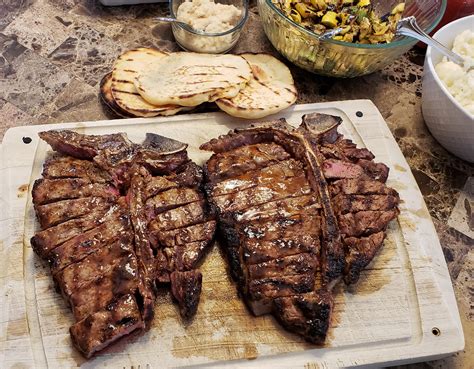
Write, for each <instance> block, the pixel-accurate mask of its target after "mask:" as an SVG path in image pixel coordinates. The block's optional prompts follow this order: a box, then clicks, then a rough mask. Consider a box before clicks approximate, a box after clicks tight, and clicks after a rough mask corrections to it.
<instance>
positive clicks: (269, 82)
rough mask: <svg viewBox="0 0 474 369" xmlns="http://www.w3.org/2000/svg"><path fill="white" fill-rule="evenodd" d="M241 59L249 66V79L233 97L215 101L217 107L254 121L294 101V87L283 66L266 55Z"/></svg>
mask: <svg viewBox="0 0 474 369" xmlns="http://www.w3.org/2000/svg"><path fill="white" fill-rule="evenodd" d="M241 56H242V57H243V58H245V60H247V62H248V63H249V64H250V66H251V68H252V75H253V77H252V79H251V80H250V81H249V83H248V84H247V86H245V87H244V88H243V89H242V90H240V92H239V93H238V95H237V96H235V97H233V98H230V99H229V98H226V99H219V100H217V101H216V104H217V106H219V108H221V109H222V110H223V111H225V112H226V113H227V114H229V115H232V116H234V117H239V118H247V119H257V118H262V117H265V116H267V115H270V114H275V113H278V112H279V111H280V110H283V109H285V108H287V107H289V106H291V105H292V104H294V103H295V102H296V98H297V92H296V87H295V85H294V82H293V77H292V76H291V72H290V70H289V69H288V67H287V66H286V65H285V64H283V63H282V62H280V61H279V60H278V59H276V58H274V57H273V56H271V55H268V54H242V55H241Z"/></svg>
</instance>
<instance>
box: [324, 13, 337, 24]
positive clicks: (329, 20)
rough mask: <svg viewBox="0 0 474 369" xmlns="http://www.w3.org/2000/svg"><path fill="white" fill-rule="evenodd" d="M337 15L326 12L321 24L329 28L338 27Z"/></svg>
mask: <svg viewBox="0 0 474 369" xmlns="http://www.w3.org/2000/svg"><path fill="white" fill-rule="evenodd" d="M336 17H337V14H336V13H334V12H326V14H324V16H323V18H322V19H321V23H322V24H324V25H325V26H326V27H328V28H334V27H337V18H336Z"/></svg>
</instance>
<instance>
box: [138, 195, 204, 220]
mask: <svg viewBox="0 0 474 369" xmlns="http://www.w3.org/2000/svg"><path fill="white" fill-rule="evenodd" d="M203 199H204V197H203V195H202V194H201V193H199V192H198V191H197V190H195V189H193V188H173V189H170V190H167V191H163V192H160V193H158V194H157V195H155V196H153V197H152V198H150V199H148V200H147V201H146V204H145V205H146V208H145V212H146V214H147V217H148V219H149V220H151V219H154V218H155V217H156V216H157V215H158V214H160V213H163V212H165V211H168V210H171V209H175V208H177V207H180V206H183V205H187V204H189V203H192V202H196V201H203Z"/></svg>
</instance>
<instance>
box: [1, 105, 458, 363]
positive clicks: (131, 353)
mask: <svg viewBox="0 0 474 369" xmlns="http://www.w3.org/2000/svg"><path fill="white" fill-rule="evenodd" d="M314 111H318V112H323V113H329V114H334V115H339V116H341V117H342V118H343V125H342V127H341V128H340V129H339V131H340V132H341V133H343V134H344V135H345V136H346V137H348V138H351V139H352V140H353V141H354V142H355V143H357V144H358V145H359V146H365V147H367V148H368V149H369V150H371V151H372V152H373V153H374V154H375V156H376V159H375V160H376V161H381V162H383V163H385V164H387V165H388V166H389V167H390V176H389V180H388V185H389V186H391V187H394V188H395V189H396V190H397V191H398V192H399V193H400V197H401V199H402V203H401V205H400V209H401V214H400V216H399V217H398V220H397V221H393V222H392V223H391V224H390V227H389V231H388V236H387V239H386V241H385V245H384V247H383V249H382V250H381V252H380V253H379V254H378V255H377V256H376V258H375V259H374V261H373V262H372V263H371V264H370V265H369V267H368V269H367V270H365V271H364V272H363V273H362V276H361V279H360V281H359V282H358V283H357V284H356V285H355V286H352V287H350V288H348V287H346V286H344V285H342V284H340V285H339V286H337V287H336V291H337V297H336V304H335V312H334V317H333V321H332V325H331V328H330V332H329V336H328V339H327V342H326V344H325V346H324V347H315V346H314V345H311V344H308V343H306V342H304V340H303V339H302V338H300V337H299V336H296V335H294V334H291V333H288V332H286V331H285V330H284V329H283V328H281V327H280V325H279V324H278V323H277V322H276V321H275V320H274V319H273V318H272V317H271V316H263V317H258V318H256V317H254V316H252V315H251V314H250V313H249V312H248V310H247V309H246V308H245V305H244V304H243V302H242V301H241V300H240V299H239V298H238V296H237V292H236V288H235V285H234V284H233V283H232V282H231V280H230V277H229V276H228V274H227V271H226V264H225V261H224V259H223V256H222V255H221V253H220V251H219V247H218V245H217V244H216V245H214V247H213V249H212V251H211V252H210V253H209V255H208V256H207V257H206V259H205V261H204V262H203V264H202V265H201V267H200V269H201V271H202V272H203V292H202V296H201V302H200V305H199V309H198V313H197V315H196V317H195V319H194V321H193V322H192V324H189V325H188V326H184V325H183V324H182V322H181V321H180V318H179V313H178V311H177V307H176V306H175V305H174V304H173V303H172V302H171V298H170V295H169V293H168V292H166V291H165V290H163V291H162V292H161V293H160V296H159V298H158V301H157V304H156V314H155V315H156V317H155V321H154V322H153V324H152V329H151V330H150V331H148V332H146V333H145V334H142V335H137V336H134V337H132V338H129V339H126V340H124V341H123V342H120V343H118V344H116V345H114V346H113V347H111V348H110V349H107V350H106V351H105V352H103V353H102V354H100V355H98V356H97V357H95V358H93V359H91V360H89V361H86V360H85V359H83V358H82V357H81V356H80V354H79V353H78V352H77V351H76V350H75V349H74V348H73V347H72V344H71V341H70V338H69V326H70V325H71V324H72V323H73V317H72V313H71V312H70V310H69V309H68V307H67V306H66V304H65V303H64V301H63V300H62V298H61V297H60V295H59V294H57V293H56V292H55V290H54V287H53V282H52V279H51V277H50V275H49V270H48V267H47V266H46V265H45V264H44V263H43V262H42V261H41V260H40V259H39V258H38V257H37V256H36V255H35V254H34V253H33V251H32V249H31V246H30V243H29V239H30V238H31V236H32V235H33V234H34V232H35V230H36V229H37V227H38V225H37V224H36V221H35V216H34V211H33V207H32V203H31V194H30V190H29V189H31V186H32V183H33V182H34V180H35V179H36V178H39V177H40V173H41V170H42V165H43V163H44V159H45V158H46V156H47V155H48V153H49V151H50V147H49V146H48V145H47V144H46V143H45V142H43V141H41V140H39V137H38V135H37V133H38V132H39V131H42V130H48V129H55V128H68V129H75V130H77V131H78V132H82V133H89V134H105V133H113V132H126V133H127V134H128V136H129V138H130V139H131V140H132V141H135V142H141V141H142V140H143V139H144V137H145V133H146V132H153V133H158V134H161V135H164V136H167V137H171V138H175V139H178V140H180V141H182V142H186V143H188V144H189V148H188V152H189V154H190V157H191V158H192V159H193V160H195V161H196V162H197V163H198V164H203V163H204V162H205V160H206V159H207V158H208V157H209V155H210V154H209V153H206V152H203V151H200V150H199V148H198V147H199V145H200V144H201V143H203V142H205V141H207V140H209V139H210V138H212V137H217V136H218V135H220V134H225V133H227V132H228V130H229V129H232V128H235V127H238V126H242V125H246V124H249V122H248V121H243V120H239V119H235V118H231V117H229V116H227V115H225V114H223V113H210V114H196V115H180V116H175V117H171V118H169V117H168V118H148V119H126V120H111V121H99V122H82V123H67V124H60V125H46V126H28V127H18V128H13V129H11V130H9V131H8V132H7V133H6V135H5V137H4V140H3V143H2V146H1V151H0V152H1V156H0V181H1V182H0V183H1V192H0V194H1V197H0V209H1V216H0V227H1V228H0V229H1V239H0V242H1V243H0V314H1V315H0V367H1V368H16V369H18V368H29V367H37V368H44V367H50V368H59V367H61V368H68V367H76V366H81V367H84V368H102V367H112V368H135V369H137V368H141V369H143V368H163V367H170V366H172V367H174V366H187V365H198V366H202V365H205V366H209V365H214V366H215V367H219V368H221V367H224V366H235V367H265V366H268V367H271V368H278V367H282V368H283V367H291V368H307V369H313V368H314V369H315V368H331V367H338V366H346V367H347V366H357V365H363V366H367V365H369V366H372V365H377V366H378V365H391V364H396V363H404V362H412V361H421V360H428V359H433V358H438V357H441V356H443V355H447V354H449V353H453V352H456V351H459V350H461V349H462V348H463V347H464V336H463V332H462V328H461V324H460V320H459V313H458V309H457V305H456V300H455V298H454V293H453V289H452V285H451V280H450V277H449V273H448V269H447V267H446V263H445V260H444V257H443V253H442V250H441V246H440V244H439V240H438V238H437V235H436V231H435V229H434V227H433V224H432V222H431V218H430V215H429V213H428V210H427V209H426V206H425V203H424V201H423V197H422V195H421V193H420V191H419V189H418V186H417V184H416V182H415V180H414V178H413V176H412V174H411V172H410V169H409V167H408V164H407V163H406V161H405V159H404V157H403V155H402V154H401V152H400V149H399V148H398V146H397V144H396V142H395V140H394V138H393V136H392V135H391V133H390V131H389V129H388V127H387V126H386V123H385V122H384V120H383V118H382V116H381V115H380V113H379V112H378V110H377V109H376V107H375V106H374V105H373V103H372V102H370V101H368V100H354V101H343V102H331V103H323V104H307V105H297V106H294V107H292V108H291V109H288V110H286V111H284V112H282V113H280V114H278V115H277V116H274V117H267V118H266V119H272V118H280V117H284V118H286V119H287V120H288V122H289V123H291V124H294V125H298V124H299V123H300V122H301V116H302V115H303V114H306V113H309V112H314ZM357 112H362V113H363V115H362V116H361V117H359V116H358V115H357V114H356V113H357ZM359 115H360V114H359ZM266 119H264V120H266ZM24 137H29V138H31V140H32V141H31V142H30V143H25V142H27V141H28V140H26V141H25V142H24V140H23V138H24Z"/></svg>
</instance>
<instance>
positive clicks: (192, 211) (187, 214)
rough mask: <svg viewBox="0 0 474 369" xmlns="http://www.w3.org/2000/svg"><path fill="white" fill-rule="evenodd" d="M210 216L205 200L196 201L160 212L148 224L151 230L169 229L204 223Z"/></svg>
mask: <svg viewBox="0 0 474 369" xmlns="http://www.w3.org/2000/svg"><path fill="white" fill-rule="evenodd" d="M208 218H209V216H208V214H207V212H206V210H205V202H204V201H196V202H192V203H190V204H187V205H183V206H180V207H178V208H175V209H171V210H168V211H165V212H163V213H160V214H158V215H157V216H156V217H155V219H154V220H152V221H151V222H150V224H149V226H148V228H149V230H150V232H154V231H169V230H173V229H176V228H183V227H186V226H192V225H195V224H199V223H203V222H205V221H207V220H208Z"/></svg>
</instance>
